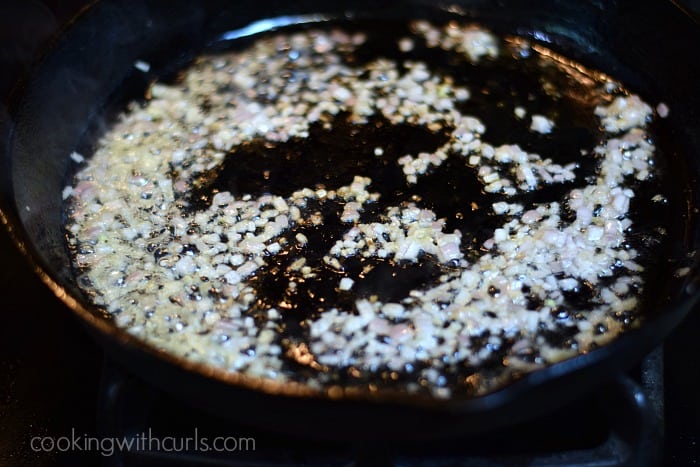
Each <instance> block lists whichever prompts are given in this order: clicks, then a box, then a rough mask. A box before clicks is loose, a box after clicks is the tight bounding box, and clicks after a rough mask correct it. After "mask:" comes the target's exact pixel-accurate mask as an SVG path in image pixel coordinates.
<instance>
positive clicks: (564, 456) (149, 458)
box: [98, 348, 664, 467]
mask: <svg viewBox="0 0 700 467" xmlns="http://www.w3.org/2000/svg"><path fill="white" fill-rule="evenodd" d="M663 400H664V399H663V353H662V349H661V348H659V349H657V350H656V351H654V352H653V353H652V354H650V355H649V356H648V357H647V358H646V359H645V360H644V362H643V363H642V365H641V366H640V368H638V369H636V370H634V371H631V372H630V373H629V374H627V375H622V376H620V377H619V378H617V379H616V380H615V381H614V382H612V383H610V384H608V385H605V386H603V387H602V388H601V389H600V390H598V391H596V392H595V393H593V394H590V395H588V396H586V397H585V398H582V399H580V400H577V401H575V402H573V403H571V404H569V405H567V406H566V407H564V408H562V409H559V410H557V411H555V412H553V413H551V414H547V415H543V416H541V417H538V418H536V419H534V420H530V421H528V422H525V423H520V424H517V425H514V426H511V427H507V428H504V429H501V430H497V431H494V432H489V433H485V434H482V435H477V436H473V435H472V436H462V437H460V436H459V433H455V436H454V438H452V439H445V440H438V441H431V442H425V443H413V442H412V443H410V445H401V444H396V443H386V442H383V441H382V440H378V441H377V442H376V444H371V443H369V444H368V443H361V444H359V443H354V442H353V441H352V440H347V441H339V442H329V441H317V440H309V439H305V438H303V437H295V436H286V435H280V434H276V433H272V432H268V431H263V430H261V429H259V428H255V424H254V423H251V424H245V423H240V422H238V421H231V420H225V419H222V418H219V417H216V416H214V415H211V414H209V413H205V412H202V411H200V410H198V409H194V408H191V407H188V406H186V405H184V404H183V403H181V402H179V401H177V400H175V399H172V398H171V397H169V396H168V395H166V394H164V393H162V392H161V391H159V390H157V389H155V388H153V387H151V386H149V385H147V384H146V383H144V382H142V381H141V380H139V379H136V378H135V377H133V376H131V375H130V374H128V373H126V372H125V371H124V370H123V369H121V368H120V367H119V366H117V365H116V364H114V363H113V362H112V361H111V360H109V359H106V360H105V364H104V367H103V374H102V382H101V390H100V401H99V407H98V429H99V432H100V435H101V436H102V437H109V438H115V439H124V440H127V441H128V440H131V441H132V443H133V444H132V446H134V447H135V448H138V449H132V450H123V451H120V452H116V451H115V455H114V456H112V457H111V458H109V459H108V460H107V464H105V465H108V466H111V467H130V466H145V467H148V466H174V467H177V466H188V467H189V466H205V465H206V466H226V467H236V466H276V467H283V466H284V467H291V466H299V465H304V466H357V467H359V466H365V465H371V466H406V467H419V466H420V467H428V466H431V467H432V466H445V467H446V466H452V465H479V466H496V465H498V466H504V465H525V464H527V465H556V466H569V465H576V466H600V465H605V466H622V465H635V466H644V465H657V464H658V462H659V460H660V459H661V452H662V444H663V429H664V427H663V423H664V421H663V411H664V409H663ZM231 403H232V404H235V401H231ZM216 437H223V438H228V439H229V444H228V446H227V447H228V448H233V447H235V448H236V449H235V450H234V449H230V450H229V451H227V452H219V451H217V452H214V451H213V450H211V443H212V441H213V440H214V438H216ZM187 438H189V439H190V441H189V442H191V443H192V444H191V445H190V449H185V443H186V442H187V441H186V440H187ZM195 438H196V440H195ZM202 440H206V443H208V444H207V446H209V448H210V450H208V451H207V450H204V449H203V446H204V444H202ZM251 440H252V441H251ZM139 441H140V444H139ZM196 443H200V444H198V445H197V446H199V449H193V448H192V446H195V445H196ZM159 448H160V449H159Z"/></svg>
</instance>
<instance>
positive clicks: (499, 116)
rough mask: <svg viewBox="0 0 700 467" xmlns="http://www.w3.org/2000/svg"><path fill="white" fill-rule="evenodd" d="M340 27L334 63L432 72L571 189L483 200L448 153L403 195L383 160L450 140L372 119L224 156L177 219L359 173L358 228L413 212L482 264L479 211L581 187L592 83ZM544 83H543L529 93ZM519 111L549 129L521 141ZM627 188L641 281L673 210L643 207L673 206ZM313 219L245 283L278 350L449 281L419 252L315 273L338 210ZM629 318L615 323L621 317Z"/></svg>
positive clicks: (567, 335) (564, 334)
mask: <svg viewBox="0 0 700 467" xmlns="http://www.w3.org/2000/svg"><path fill="white" fill-rule="evenodd" d="M344 26H347V27H350V28H358V29H361V30H362V31H364V32H366V33H367V36H368V39H367V42H366V44H365V45H363V46H362V47H360V49H359V50H358V51H357V52H356V53H355V54H353V55H350V56H347V57H345V59H346V60H347V61H348V62H351V63H353V64H362V63H365V62H368V61H371V60H373V59H375V58H378V57H386V58H389V59H392V60H396V61H397V62H399V63H400V62H401V61H402V60H406V59H410V60H413V61H423V62H425V63H427V64H428V65H429V68H430V69H431V70H432V71H433V72H434V73H441V74H444V75H449V76H451V77H453V78H454V80H455V84H456V85H460V86H466V87H468V89H469V90H470V91H471V98H470V99H469V100H468V101H466V102H465V103H463V104H462V105H461V106H460V108H459V110H460V111H461V112H462V113H464V114H470V115H474V116H476V117H477V118H479V119H480V120H481V121H482V122H483V123H484V124H485V126H486V128H487V130H486V133H485V134H484V135H483V140H484V141H487V142H489V143H490V144H492V145H494V146H498V145H500V144H518V145H520V147H521V148H523V149H524V150H525V151H528V152H531V153H537V154H540V155H541V156H542V158H543V159H547V158H551V159H552V160H553V161H554V162H555V163H560V164H566V163H569V162H575V163H576V164H577V166H578V168H577V169H576V174H577V178H576V180H575V181H573V182H569V183H563V184H555V185H550V186H544V187H542V188H541V189H538V190H536V191H532V192H529V193H525V194H520V195H517V196H515V197H510V198H505V197H504V196H502V195H494V194H488V193H485V192H484V191H483V190H482V185H481V184H480V183H479V181H478V180H477V177H476V172H475V170H474V169H473V168H470V167H468V166H467V165H466V161H465V158H464V157H463V156H461V155H456V154H451V155H450V157H449V158H448V160H447V161H445V162H444V163H443V164H442V165H441V166H440V167H437V168H433V169H432V170H430V171H429V173H428V174H426V175H425V176H422V177H419V179H418V183H416V184H415V185H409V184H407V183H406V181H405V177H404V175H403V173H402V170H401V168H400V166H399V165H398V163H397V159H398V158H400V157H401V156H403V155H405V154H414V155H415V154H418V153H419V152H421V151H427V152H431V151H434V150H435V149H437V148H438V147H439V146H440V145H442V144H444V143H445V142H446V141H447V139H448V134H449V130H450V129H449V128H448V129H445V131H442V132H439V133H432V132H430V131H429V130H427V129H426V128H423V127H418V126H411V125H405V124H404V125H393V124H391V123H390V122H388V121H387V120H386V119H384V118H383V117H374V118H372V119H371V120H370V122H369V123H368V124H363V125H358V124H353V123H350V122H349V121H348V120H347V116H346V115H344V114H341V115H339V116H338V117H337V118H336V119H335V120H334V121H333V122H332V129H324V128H323V127H322V126H321V125H320V124H315V125H312V126H311V129H310V135H309V137H308V138H305V139H292V140H291V141H289V142H286V143H269V142H266V141H264V139H259V140H257V141H254V142H252V143H247V144H244V145H242V146H240V147H237V148H234V149H233V150H232V151H231V153H230V154H229V155H228V157H227V159H226V161H225V162H224V164H223V166H222V167H221V168H219V169H217V170H216V171H215V172H212V173H210V174H206V175H205V176H204V177H202V178H201V179H200V180H198V181H197V183H198V184H197V189H195V190H194V191H193V192H191V193H190V194H189V197H188V198H187V199H186V200H185V201H186V202H187V203H188V209H190V210H201V209H205V208H208V205H209V200H210V199H211V196H212V195H213V194H214V193H216V192H219V191H230V192H231V193H232V194H234V195H243V194H251V195H253V196H257V195H262V194H264V193H272V194H275V195H280V196H289V195H291V194H292V193H293V192H295V191H297V190H300V189H302V188H312V189H313V188H319V187H323V188H326V189H337V188H339V187H340V186H343V185H348V184H349V183H351V181H352V179H353V177H354V176H356V175H361V176H367V177H370V178H371V179H372V184H371V185H370V186H369V188H368V190H369V191H370V192H377V193H379V194H380V198H379V200H378V201H377V202H374V203H370V204H368V205H366V206H365V210H364V212H363V213H362V217H361V222H373V221H377V220H381V219H382V216H383V215H384V213H385V212H386V209H387V208H388V207H391V206H398V205H402V204H406V203H409V202H415V203H416V204H417V205H418V206H420V207H423V208H427V209H431V210H433V211H434V212H435V213H436V215H437V216H438V218H444V219H445V220H446V230H447V231H450V232H451V231H452V230H454V229H459V230H460V231H461V233H462V235H463V237H462V248H463V251H464V252H465V255H466V257H467V258H468V259H470V260H474V259H476V258H478V256H480V255H481V254H483V253H484V251H483V249H482V248H481V245H482V244H483V242H484V241H485V240H486V239H487V238H489V237H490V236H491V235H492V233H493V230H494V228H496V227H498V226H499V225H500V224H502V223H503V219H502V217H497V216H494V215H493V214H492V208H491V206H492V204H493V203H494V202H497V201H504V200H507V201H509V202H519V203H522V204H523V205H524V206H525V209H528V208H531V207H534V206H535V205H537V204H542V203H548V202H555V201H556V202H562V200H563V199H564V197H565V196H566V194H567V193H568V192H569V191H570V190H571V189H573V188H575V187H583V186H586V185H588V184H589V183H590V182H591V180H592V178H593V177H595V175H596V172H595V171H596V161H595V158H594V156H593V155H592V154H593V151H592V150H593V148H594V147H595V146H596V145H597V144H598V143H599V142H600V141H601V140H602V139H603V134H602V132H601V130H600V128H599V121H598V119H597V118H596V117H595V116H594V114H593V109H594V107H595V106H596V105H598V104H599V103H600V102H604V101H606V100H609V99H610V96H608V95H606V94H604V93H603V92H602V83H600V82H597V81H594V80H593V79H591V80H588V81H582V80H579V79H578V78H577V75H576V73H577V72H576V73H575V72H573V70H570V69H567V68H566V66H563V65H561V64H558V63H556V62H555V61H553V60H552V59H551V58H546V57H542V56H540V55H538V54H537V53H535V52H534V51H531V53H530V54H529V55H528V56H522V57H518V58H513V57H512V56H505V55H508V54H509V51H508V50H504V56H502V57H500V58H498V59H496V60H489V59H484V60H482V61H481V62H480V63H479V64H477V65H474V64H472V63H470V62H468V61H467V60H466V59H464V58H463V57H459V56H458V55H456V54H454V53H450V52H446V51H443V50H441V49H429V48H427V47H425V46H424V45H422V44H421V41H420V40H416V41H415V42H416V46H415V48H414V49H413V50H412V51H411V52H410V53H403V52H400V51H399V49H398V47H397V45H396V44H397V41H398V40H399V39H400V38H401V37H404V36H407V35H409V32H408V30H407V28H406V26H405V25H404V24H392V23H382V24H381V25H380V26H379V27H377V24H374V23H367V24H364V23H363V24H354V25H344ZM544 83H546V84H547V85H546V86H543V84H544ZM545 88H546V89H547V90H546V91H545ZM517 106H522V107H524V108H525V109H526V110H527V112H528V115H527V116H526V117H525V118H524V119H522V120H519V119H516V118H515V117H514V109H515V107H517ZM204 110H206V108H205V109H204ZM533 114H542V115H546V116H548V117H550V118H552V119H554V120H555V122H556V128H555V129H554V131H553V132H552V133H551V134H546V135H542V134H539V133H534V132H532V131H530V130H529V124H530V116H531V115H533ZM375 147H381V148H382V149H383V155H382V156H381V157H377V156H375V155H374V152H373V150H374V148H375ZM581 150H584V154H585V155H582V153H581ZM659 165H662V164H659ZM634 185H635V186H634V188H635V191H636V193H637V194H636V197H635V198H634V199H633V202H632V212H631V214H632V218H633V220H634V222H635V225H634V233H633V234H632V235H631V236H630V241H629V247H634V248H637V249H639V250H640V251H642V252H643V253H644V256H643V259H642V262H643V263H644V264H645V266H646V267H647V269H648V270H650V271H654V270H655V261H654V259H653V258H654V255H653V253H652V252H653V251H656V249H657V248H659V245H660V244H662V243H663V242H665V241H666V238H667V237H664V236H663V235H659V234H658V227H668V226H669V225H671V224H673V223H674V222H673V219H672V216H674V211H673V209H669V208H668V206H667V205H663V204H660V203H653V202H651V197H652V196H653V195H655V194H659V193H661V194H663V195H665V196H667V197H668V198H669V199H671V200H672V201H675V200H677V199H678V198H677V196H674V195H672V194H669V193H667V192H666V191H667V190H666V191H665V190H664V189H663V188H662V186H661V184H660V183H658V180H652V181H650V182H644V183H636V182H635V184H634ZM316 211H318V212H321V213H322V215H323V218H324V222H323V224H322V225H320V226H313V225H310V224H299V225H296V226H294V227H292V228H291V230H290V231H289V232H288V233H286V234H285V236H286V237H287V238H288V239H293V238H294V237H295V235H296V234H298V233H302V234H304V235H305V236H306V237H308V239H309V242H308V246H306V247H304V248H303V249H302V248H300V247H298V246H297V245H296V244H295V242H293V241H290V242H289V243H288V244H287V246H286V247H285V249H283V251H282V252H281V253H280V254H279V255H277V256H275V257H274V258H268V259H267V263H268V264H267V265H266V266H265V267H263V268H262V269H261V270H260V271H259V272H258V273H257V274H256V276H255V277H253V278H252V279H251V281H252V285H253V286H254V288H255V289H256V291H257V296H258V303H257V305H256V306H255V307H254V309H253V310H251V314H253V315H254V316H259V317H261V316H262V314H260V312H262V311H265V310H267V309H269V308H270V307H276V308H278V309H280V310H281V311H282V312H283V313H284V321H283V322H284V324H283V325H282V326H283V328H284V336H285V337H284V339H283V340H282V344H283V346H289V345H291V344H295V343H298V342H303V341H308V335H307V334H308V331H307V329H306V327H305V321H306V320H307V319H309V318H313V317H315V316H317V315H318V314H319V313H322V312H323V311H324V310H327V309H329V308H332V307H336V308H339V309H342V310H349V311H351V310H354V309H355V300H357V298H361V297H376V298H378V299H379V300H382V301H400V300H401V299H403V298H404V297H406V296H407V294H408V292H409V291H410V290H414V289H421V288H428V287H430V286H432V285H435V284H436V283H437V282H438V279H439V277H440V276H441V275H443V274H445V273H450V271H451V270H452V269H451V268H450V267H449V266H445V265H441V264H439V263H438V262H437V261H436V259H435V258H433V257H431V256H429V255H423V256H422V257H421V258H420V260H419V261H418V262H416V263H412V262H397V261H394V260H383V259H380V258H362V259H360V258H347V259H340V260H341V264H342V271H338V270H336V269H333V268H330V267H329V266H327V265H325V264H324V262H323V256H324V255H326V254H327V253H328V251H329V250H330V248H331V247H332V246H333V245H334V244H335V242H336V241H337V240H339V239H340V238H342V235H343V234H344V232H346V231H347V230H348V228H349V225H348V224H345V223H342V222H341V221H340V213H341V212H342V204H341V202H339V201H338V200H324V201H318V200H311V201H310V202H309V203H308V207H307V208H306V212H308V213H312V212H316ZM572 220H573V216H572V215H571V213H568V216H567V215H566V213H565V215H564V216H563V220H562V222H563V223H564V224H566V223H568V222H571V221H572ZM301 256H303V257H305V258H306V260H307V263H306V265H307V266H310V267H311V268H312V270H313V272H314V273H315V274H316V275H315V277H314V278H303V277H301V275H300V274H299V273H296V272H290V271H289V266H290V264H291V263H292V262H293V261H295V260H296V259H298V258H300V257H301ZM342 277H350V278H352V279H354V280H355V287H354V288H353V290H352V291H341V290H339V288H338V283H339V281H340V279H341V278H342ZM291 281H294V282H295V283H296V287H295V288H292V287H290V282H291ZM595 298H596V294H595V290H592V289H590V288H588V287H586V286H585V284H584V286H582V287H581V288H580V289H579V290H575V291H572V292H568V293H567V294H566V306H564V307H561V308H558V309H557V310H555V313H556V314H557V317H560V318H561V319H564V318H568V317H570V316H574V315H576V313H581V312H585V310H586V309H587V308H589V307H590V306H591V303H592V301H593V300H594V299H595ZM541 306H543V304H542V303H541V302H538V301H537V300H533V301H532V303H531V308H532V309H534V310H537V309H539V308H540V307H541ZM630 316H631V315H630ZM630 316H626V317H620V319H621V320H623V321H624V320H628V321H629V320H632V319H634V317H633V316H632V317H630ZM261 319H264V318H261ZM594 324H595V323H594ZM628 324H629V323H628ZM575 332H576V326H569V327H566V326H562V327H560V328H559V330H558V331H551V330H543V331H542V336H543V337H544V338H545V339H546V340H547V341H548V342H549V343H551V344H553V345H557V346H560V347H574V348H576V342H575V339H574V338H573V335H574V334H575ZM487 337H488V335H484V336H483V343H482V344H479V342H481V341H480V340H479V339H478V338H477V339H474V340H473V344H472V345H473V346H474V347H476V348H478V347H479V346H480V345H487V344H486V338H487ZM515 340H517V336H516V337H515V338H513V337H511V338H509V339H505V338H504V342H503V344H502V346H501V347H500V348H497V349H493V358H492V359H491V360H490V361H488V362H486V363H485V364H484V365H483V366H482V367H480V368H471V367H468V366H463V367H459V368H453V369H452V370H451V372H448V373H449V374H448V377H447V379H446V380H445V384H450V385H454V386H456V387H457V388H459V389H458V390H461V391H465V392H469V391H470V390H471V389H470V387H468V385H466V383H464V376H466V375H469V374H472V373H475V372H484V373H485V374H488V373H490V372H498V371H499V370H502V369H503V356H504V355H506V354H507V353H508V351H509V349H510V346H511V345H512V344H513V342H515ZM523 352H524V354H523V355H522V358H523V359H525V360H528V359H529V360H530V361H537V358H539V357H538V353H537V350H536V349H526V350H524V351H523ZM428 365H430V362H422V363H419V364H416V365H415V366H414V367H411V368H409V367H407V368H406V372H404V373H400V374H398V375H397V374H391V372H388V371H380V372H379V374H378V375H376V374H368V373H362V372H360V376H357V374H358V373H357V372H355V371H353V372H350V371H347V370H348V369H342V370H339V371H338V372H337V373H336V372H330V373H328V374H327V375H325V377H326V379H327V380H329V381H341V382H343V383H345V384H357V385H364V384H368V383H369V382H373V381H376V380H377V379H379V380H382V381H383V382H384V384H385V385H387V386H401V385H402V384H405V382H406V381H412V380H413V378H414V377H413V376H411V374H412V371H413V370H415V369H417V368H418V367H421V366H428ZM287 369H288V370H289V371H290V372H291V373H293V374H296V375H297V377H298V378H302V379H303V378H304V377H306V376H308V375H310V374H312V373H314V374H315V373H317V371H318V370H312V369H311V368H301V367H300V366H299V365H298V364H297V363H296V362H295V361H293V360H291V359H290V360H289V362H288V368H287ZM351 374H352V376H351Z"/></svg>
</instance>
